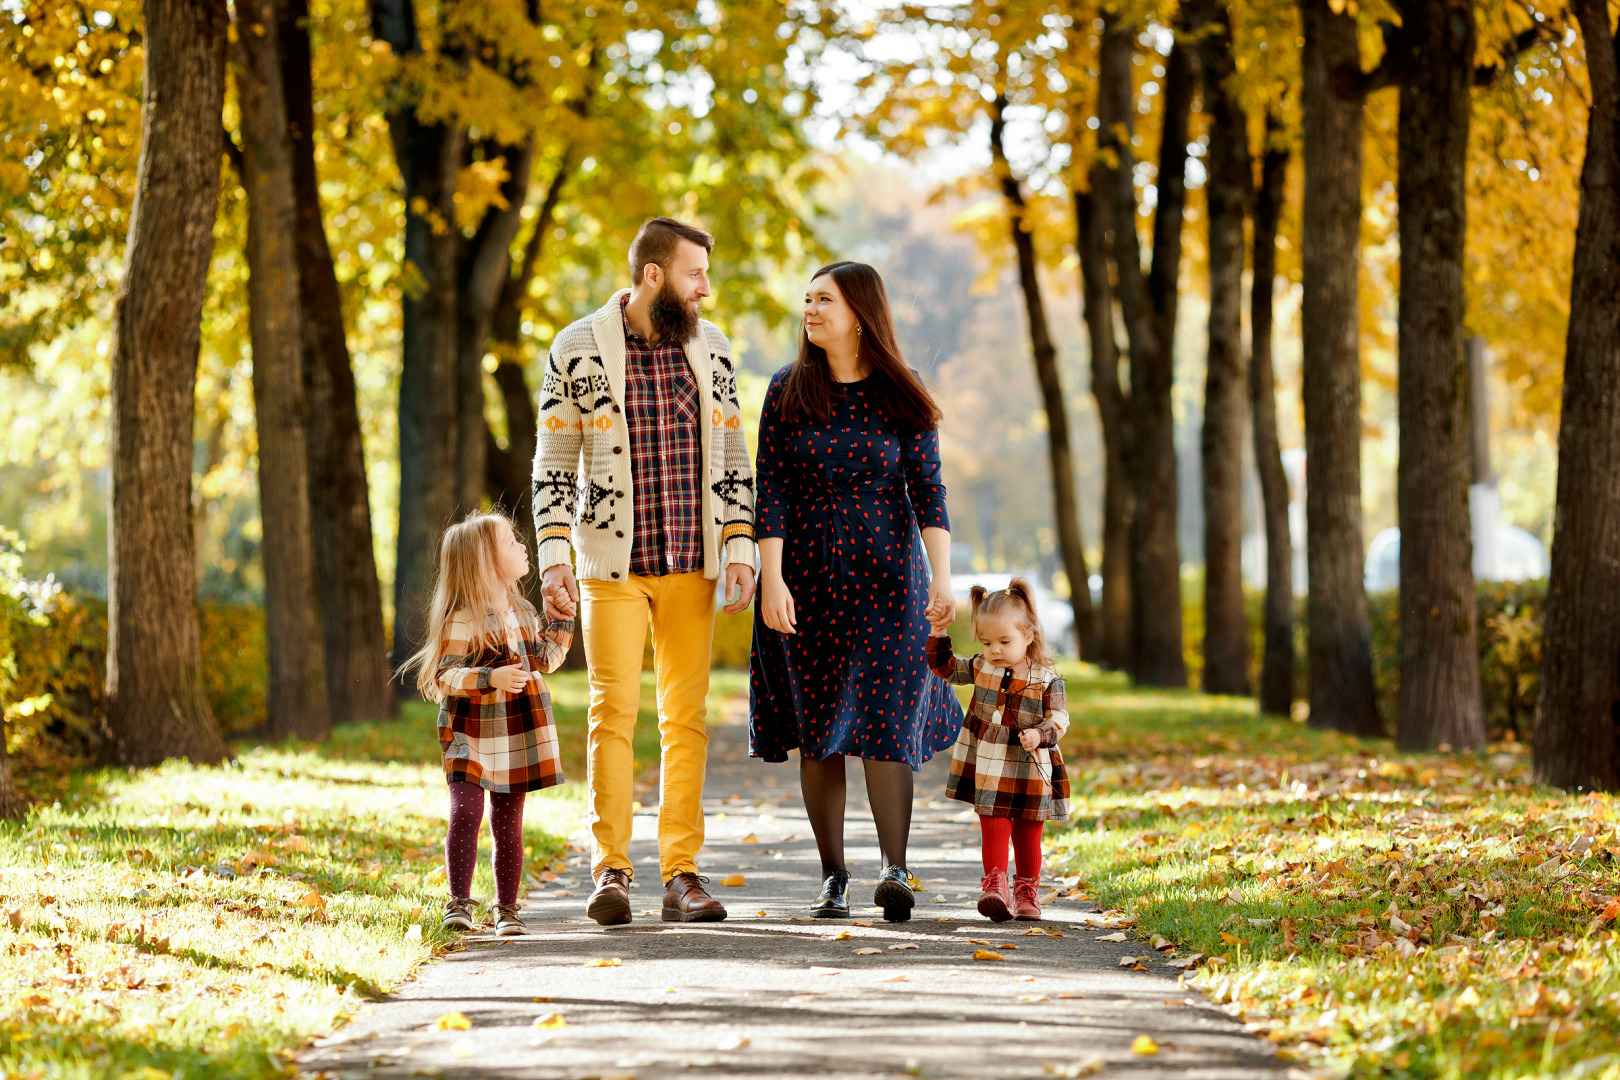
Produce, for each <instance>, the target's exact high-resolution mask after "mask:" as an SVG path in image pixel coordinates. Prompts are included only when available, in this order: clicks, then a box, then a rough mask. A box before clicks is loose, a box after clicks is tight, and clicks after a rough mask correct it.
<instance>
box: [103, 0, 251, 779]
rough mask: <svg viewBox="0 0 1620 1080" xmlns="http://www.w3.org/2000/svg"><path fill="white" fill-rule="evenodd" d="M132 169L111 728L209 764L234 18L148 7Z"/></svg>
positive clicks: (149, 748)
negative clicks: (207, 456)
mask: <svg viewBox="0 0 1620 1080" xmlns="http://www.w3.org/2000/svg"><path fill="white" fill-rule="evenodd" d="M144 11H145V45H146V79H145V86H144V89H143V91H142V102H141V117H142V128H143V130H142V137H141V154H140V163H139V166H138V168H137V171H136V177H135V198H134V203H133V206H132V209H131V212H130V223H129V239H128V243H127V246H126V254H125V260H124V277H123V282H122V284H121V286H120V288H119V292H118V296H117V299H116V301H115V303H114V310H113V347H112V365H111V368H112V401H113V407H112V432H111V436H112V446H111V454H110V456H111V459H112V508H111V513H110V519H111V528H110V530H109V531H110V534H111V535H110V538H109V543H108V548H109V551H108V568H107V579H108V580H107V591H108V597H109V602H108V610H107V635H108V642H107V723H108V726H109V727H110V728H111V730H112V736H113V749H114V753H115V754H116V756H117V758H118V760H119V761H120V762H122V763H124V764H126V765H155V764H157V763H158V762H160V761H162V760H164V759H165V758H170V757H184V758H188V759H190V760H191V761H194V762H199V763H208V764H214V763H217V762H219V761H220V760H222V759H223V758H224V756H225V743H224V740H223V739H221V738H220V735H219V730H218V729H217V728H216V727H215V726H214V718H213V715H212V713H211V712H210V711H209V708H208V700H207V698H205V697H204V696H203V688H202V677H201V671H200V668H201V661H200V659H199V656H198V629H197V576H196V562H195V557H194V555H193V551H194V550H195V549H194V548H193V532H192V511H191V454H192V443H191V440H192V410H193V401H194V398H195V391H196V383H197V350H198V347H199V341H200V337H201V319H202V304H203V294H204V291H205V289H206V287H207V282H208V263H209V259H210V256H211V255H212V253H213V249H214V211H215V207H216V205H217V203H218V199H219V167H220V157H221V150H222V146H221V138H220V125H219V121H218V117H219V115H220V113H221V111H222V109H223V106H224V100H225V48H226V28H227V23H228V17H227V15H226V10H225V5H224V4H223V3H221V2H218V0H197V2H189V3H179V2H176V0H146V3H145V5H144Z"/></svg>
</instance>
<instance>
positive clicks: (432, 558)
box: [371, 0, 466, 693]
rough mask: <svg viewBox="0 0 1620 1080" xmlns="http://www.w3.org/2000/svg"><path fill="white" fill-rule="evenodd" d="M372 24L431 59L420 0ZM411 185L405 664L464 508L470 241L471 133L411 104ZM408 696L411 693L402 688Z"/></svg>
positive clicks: (400, 578)
mask: <svg viewBox="0 0 1620 1080" xmlns="http://www.w3.org/2000/svg"><path fill="white" fill-rule="evenodd" d="M371 19H372V26H373V29H374V31H375V33H376V35H377V37H378V38H379V39H381V40H383V41H386V42H387V43H388V45H389V46H390V48H392V49H393V51H394V53H395V55H397V56H402V57H403V56H411V55H415V54H417V53H420V52H421V41H420V39H419V38H418V37H417V33H416V17H415V12H414V10H413V5H412V4H411V0H376V2H374V3H373V4H372V6H371ZM388 124H389V132H390V135H391V136H392V140H393V144H394V160H395V162H396V163H397V164H398V166H399V171H400V175H401V177H402V178H403V180H404V187H405V192H404V195H405V208H406V209H405V262H406V269H407V273H408V274H409V275H410V276H411V277H412V278H413V279H414V280H413V282H412V286H411V287H408V288H407V289H406V293H405V300H404V303H403V305H402V311H401V315H402V329H403V334H402V338H403V341H402V349H401V352H402V362H401V366H400V379H399V540H398V543H399V548H398V557H397V559H396V560H395V569H394V650H393V659H394V661H395V662H399V661H403V660H404V659H405V657H407V656H409V655H410V654H411V653H413V652H415V651H416V649H417V648H419V647H420V646H421V644H422V640H423V636H424V633H425V624H426V620H427V605H428V600H429V598H430V597H431V596H432V592H433V577H434V573H435V568H436V567H437V565H438V556H439V540H440V537H441V536H443V534H444V530H445V528H446V527H447V526H448V525H449V524H450V523H451V519H452V518H453V516H454V514H455V511H456V505H457V494H458V491H457V453H456V448H457V445H458V440H459V433H460V432H459V427H458V415H459V410H458V407H457V372H456V355H457V354H456V345H457V342H456V334H457V323H458V320H457V316H456V312H457V303H458V296H457V289H456V282H457V271H458V262H459V257H460V246H461V245H460V234H459V233H458V232H457V230H456V228H455V205H454V202H453V196H454V194H455V190H456V178H457V176H458V175H459V173H460V170H461V166H462V162H463V159H464V156H465V146H466V139H465V135H464V133H463V132H462V131H461V130H460V129H459V128H457V127H455V126H453V125H444V124H424V123H422V122H421V121H420V120H418V119H417V117H416V113H415V110H414V107H413V106H411V105H410V104H406V105H405V106H404V107H402V108H401V109H399V110H398V111H395V112H391V113H390V114H389V116H388ZM398 689H399V691H400V692H402V693H410V692H411V691H410V689H409V688H408V687H405V686H399V687H398Z"/></svg>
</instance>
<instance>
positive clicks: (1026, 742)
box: [1018, 727, 1041, 750]
mask: <svg viewBox="0 0 1620 1080" xmlns="http://www.w3.org/2000/svg"><path fill="white" fill-rule="evenodd" d="M1018 741H1019V742H1020V743H1022V744H1023V747H1024V749H1025V750H1035V749H1038V748H1039V747H1040V745H1041V733H1040V732H1039V731H1036V730H1035V729H1034V728H1032V727H1027V728H1025V729H1024V730H1023V731H1020V732H1019V733H1018Z"/></svg>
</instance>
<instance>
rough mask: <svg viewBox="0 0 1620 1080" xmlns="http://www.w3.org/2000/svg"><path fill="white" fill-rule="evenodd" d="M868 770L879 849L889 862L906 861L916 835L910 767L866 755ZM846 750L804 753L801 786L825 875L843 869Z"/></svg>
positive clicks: (864, 763)
mask: <svg viewBox="0 0 1620 1080" xmlns="http://www.w3.org/2000/svg"><path fill="white" fill-rule="evenodd" d="M861 765H862V766H863V767H864V769H865V772H866V799H867V802H869V803H870V804H871V806H872V820H873V822H875V823H876V825H877V834H878V850H879V851H881V852H882V853H883V865H884V866H901V867H903V866H905V865H906V843H907V841H908V840H909V839H910V838H911V794H912V775H913V774H912V771H911V766H910V765H907V764H906V763H905V762H903V761H870V760H867V759H865V758H863V759H861ZM847 786H848V785H847V783H846V781H845V779H844V755H842V754H834V755H832V756H831V757H828V758H823V759H822V760H820V761H816V760H814V759H812V758H807V757H802V756H801V757H800V758H799V789H800V790H801V791H802V792H803V793H804V809H805V811H806V813H808V814H809V815H810V828H811V829H813V830H814V831H815V834H816V848H817V850H818V851H819V852H820V853H821V874H822V876H823V877H826V876H828V875H830V874H835V873H837V872H839V871H841V870H843V869H844V797H845V792H846V790H847Z"/></svg>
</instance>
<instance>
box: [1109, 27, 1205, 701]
mask: <svg viewBox="0 0 1620 1080" xmlns="http://www.w3.org/2000/svg"><path fill="white" fill-rule="evenodd" d="M1200 10H1201V9H1200ZM1182 19H1183V25H1182V26H1181V27H1180V31H1181V32H1182V33H1185V32H1188V31H1191V30H1194V29H1196V28H1197V27H1198V26H1199V25H1200V24H1201V23H1202V21H1203V20H1202V15H1201V14H1200V12H1199V11H1194V10H1191V9H1183V14H1182ZM1192 47H1193V46H1189V45H1188V44H1187V43H1185V42H1184V41H1181V40H1178V41H1177V43H1176V44H1175V45H1174V46H1173V47H1172V48H1171V50H1170V55H1169V56H1167V57H1166V58H1165V79H1164V105H1163V109H1164V113H1163V137H1162V142H1161V145H1160V149H1159V174H1158V208H1157V210H1156V212H1155V213H1154V218H1153V263H1152V266H1151V268H1150V269H1149V271H1148V273H1147V275H1146V277H1145V279H1144V275H1143V273H1142V262H1141V252H1140V250H1139V248H1140V245H1139V243H1138V240H1137V236H1136V228H1135V222H1136V191H1135V187H1134V185H1133V182H1132V175H1133V172H1132V167H1131V166H1132V162H1131V155H1130V143H1129V138H1128V136H1129V131H1128V129H1127V130H1126V131H1125V132H1124V133H1123V134H1124V135H1125V136H1126V137H1125V138H1123V139H1110V148H1111V149H1112V150H1114V152H1115V153H1116V154H1117V155H1118V158H1119V170H1118V173H1117V177H1116V183H1115V185H1114V195H1115V203H1114V220H1115V221H1116V223H1117V224H1116V227H1115V230H1114V262H1115V269H1116V271H1117V272H1118V276H1119V298H1120V309H1121V311H1122V312H1123V313H1124V317H1125V329H1126V333H1127V335H1128V336H1129V339H1130V379H1131V394H1130V404H1131V464H1132V466H1133V467H1134V470H1135V481H1136V483H1135V490H1134V500H1133V514H1132V518H1131V554H1132V562H1131V605H1132V615H1131V631H1132V645H1131V655H1132V659H1133V664H1134V667H1133V669H1132V671H1131V675H1132V677H1133V678H1134V679H1135V680H1136V681H1137V682H1138V683H1142V684H1144V685H1148V686H1186V685H1187V663H1186V659H1185V658H1184V657H1183V656H1182V652H1181V631H1182V626H1181V620H1182V615H1181V553H1180V550H1179V546H1178V543H1177V538H1176V498H1177V496H1176V444H1175V415H1174V412H1173V410H1172V406H1171V399H1170V391H1171V383H1172V381H1173V378H1174V374H1175V358H1174V348H1173V347H1174V341H1175V325H1176V305H1177V278H1178V276H1179V274H1180V269H1181V226H1182V219H1183V211H1184V209H1185V205H1186V196H1187V184H1186V167H1187V129H1188V120H1189V116H1190V114H1191V112H1192V99H1193V90H1194V84H1195V82H1196V77H1195V72H1194V70H1193V57H1192V55H1191V53H1190V51H1189V49H1190V48H1192ZM1109 74H1110V75H1111V76H1112V77H1111V78H1109V79H1107V80H1106V81H1105V82H1104V83H1103V85H1102V86H1101V93H1102V94H1104V95H1114V98H1115V103H1113V104H1110V106H1109V109H1110V113H1111V115H1115V116H1120V117H1125V116H1128V115H1129V114H1130V111H1131V105H1130V99H1131V94H1132V91H1131V84H1130V65H1129V63H1128V61H1127V63H1125V64H1123V65H1115V70H1111V71H1110V73H1109ZM1099 111H1101V110H1100V109H1099Z"/></svg>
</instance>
